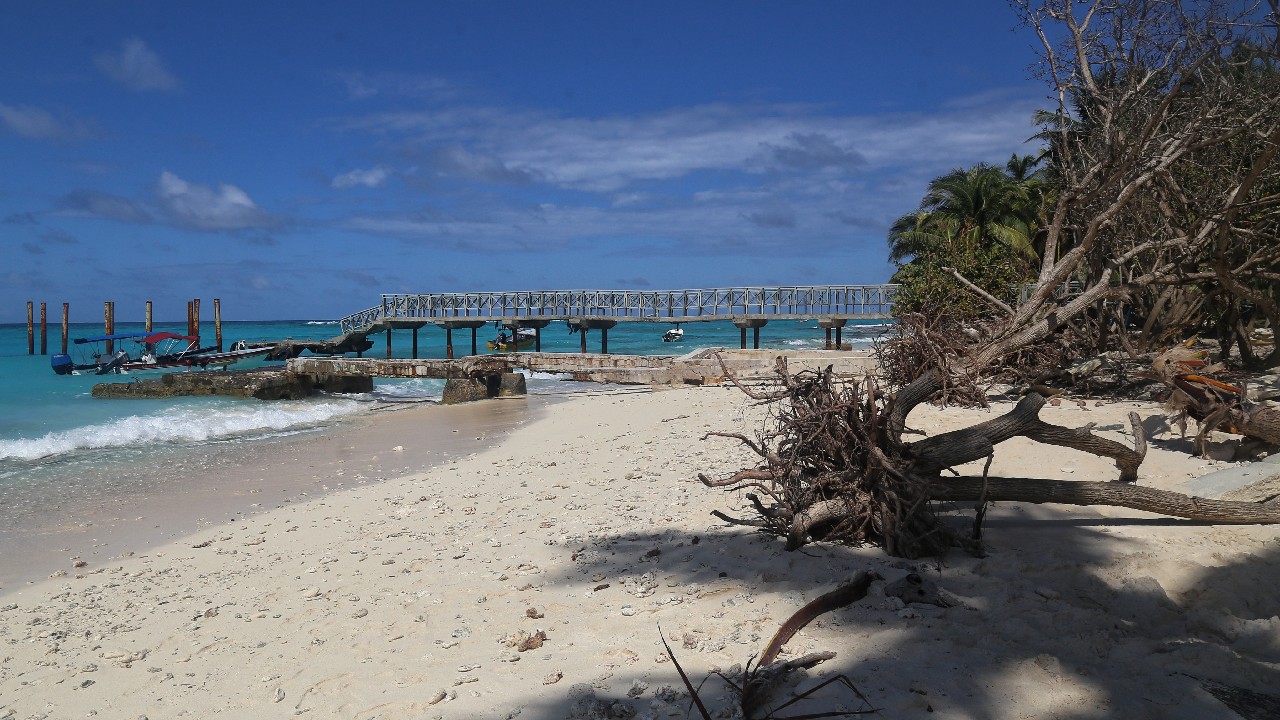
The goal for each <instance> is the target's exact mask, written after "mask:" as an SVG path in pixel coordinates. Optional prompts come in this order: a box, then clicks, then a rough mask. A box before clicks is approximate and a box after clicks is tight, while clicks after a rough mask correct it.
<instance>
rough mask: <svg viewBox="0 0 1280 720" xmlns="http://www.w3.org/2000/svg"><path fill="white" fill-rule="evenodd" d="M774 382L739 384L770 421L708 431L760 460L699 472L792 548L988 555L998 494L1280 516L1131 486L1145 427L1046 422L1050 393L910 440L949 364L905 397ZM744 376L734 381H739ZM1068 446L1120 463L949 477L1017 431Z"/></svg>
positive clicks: (1198, 515)
mask: <svg viewBox="0 0 1280 720" xmlns="http://www.w3.org/2000/svg"><path fill="white" fill-rule="evenodd" d="M776 374H777V381H776V387H773V388H769V389H765V390H761V389H759V388H750V387H747V386H745V385H743V384H741V383H738V387H739V388H741V389H742V390H743V392H745V393H746V394H747V395H748V396H750V397H751V398H753V399H755V400H757V401H759V402H762V403H765V404H767V405H769V411H770V412H769V417H770V422H769V425H768V427H766V428H765V429H763V430H762V431H761V432H760V433H758V435H757V436H756V437H754V438H753V437H748V436H746V435H744V434H740V433H709V434H708V436H707V437H712V436H717V437H724V438H730V439H735V440H738V441H739V442H741V443H742V444H743V445H744V446H746V447H747V448H749V449H750V450H751V451H752V452H753V453H754V454H755V455H756V456H758V457H759V458H760V461H761V462H760V463H759V464H758V465H757V466H755V467H751V468H746V469H743V470H740V471H738V472H736V473H734V474H732V475H730V476H728V477H724V478H719V479H713V478H710V477H708V476H706V475H699V479H700V480H701V481H702V482H703V483H704V484H706V485H708V486H710V487H717V488H722V489H726V490H730V491H745V497H746V498H747V499H748V500H749V501H750V503H751V508H752V509H753V510H754V512H755V516H732V515H729V514H727V513H723V512H716V513H714V514H715V515H716V517H718V518H720V519H722V520H724V521H726V522H729V523H733V524H736V525H746V526H751V527H757V528H760V529H761V530H763V531H765V532H769V533H772V534H775V535H778V536H780V537H784V538H786V541H787V548H788V549H791V550H795V549H797V548H799V547H801V546H803V545H804V544H806V543H809V542H812V541H818V540H821V541H828V542H841V543H851V544H864V543H873V544H879V545H883V546H884V548H885V549H886V551H887V552H889V553H890V554H892V555H898V556H905V557H919V556H924V555H938V554H941V553H943V552H944V551H945V550H946V549H948V548H950V547H956V546H958V547H962V548H965V549H966V550H968V551H970V552H974V553H981V551H982V547H981V540H980V538H981V523H982V516H983V513H984V511H985V507H986V503H988V502H992V501H1007V502H1029V503H1065V504H1074V505H1112V506H1117V507H1127V508H1132V509H1136V510H1144V511H1148V512H1154V513H1160V514H1164V515H1171V516H1174V517H1182V518H1188V519H1192V520H1199V521H1206V522H1215V523H1238V524H1254V523H1276V522H1280V505H1278V504H1274V503H1272V504H1256V503H1248V502H1226V501H1211V500H1205V499H1202V498H1196V497H1188V496H1185V495H1180V494H1178V493H1172V492H1165V491H1160V490H1154V489H1152V488H1145V487H1139V486H1137V485H1135V484H1133V483H1134V481H1135V480H1136V479H1137V473H1138V468H1139V467H1140V466H1141V464H1142V461H1143V459H1144V458H1145V455H1146V443H1145V439H1144V435H1143V432H1142V426H1141V424H1140V423H1139V422H1138V417H1137V415H1136V414H1131V415H1130V421H1131V424H1132V427H1133V437H1134V446H1133V447H1126V446H1125V445H1123V444H1121V443H1117V442H1115V441H1112V440H1108V439H1106V438H1102V437H1099V436H1097V435H1095V434H1093V432H1092V430H1091V427H1089V426H1086V427H1082V428H1065V427H1061V426H1057V425H1053V424H1051V423H1047V422H1044V421H1043V420H1040V419H1039V417H1038V414H1039V412H1040V409H1041V408H1043V407H1044V405H1045V399H1044V398H1043V397H1042V396H1040V395H1039V394H1038V393H1034V392H1032V393H1028V394H1027V395H1026V396H1025V397H1024V398H1023V399H1022V400H1021V401H1020V402H1019V403H1018V404H1017V405H1016V406H1015V407H1014V408H1013V409H1012V410H1010V411H1009V412H1007V413H1005V414H1003V415H1001V416H999V417H995V418H992V419H991V420H988V421H986V422H983V423H979V424H977V425H974V426H971V427H968V428H963V429H960V430H955V431H952V432H948V433H943V434H940V435H937V436H934V437H930V438H925V439H922V440H918V441H916V442H907V441H905V440H904V439H903V438H904V435H907V434H909V433H910V432H911V431H910V430H909V428H908V426H907V423H906V419H907V416H908V415H909V414H910V413H911V410H912V409H913V408H915V407H916V406H917V405H919V404H920V403H921V402H924V401H925V400H927V399H928V398H930V397H931V396H933V395H934V393H935V392H936V391H937V389H938V388H939V387H940V386H941V385H942V384H943V383H942V381H941V380H940V379H939V377H938V376H939V375H940V371H938V370H932V371H929V372H926V373H925V374H924V375H922V376H921V378H920V379H919V380H918V381H917V382H914V383H912V384H910V385H908V386H907V387H905V388H903V389H902V390H900V391H899V392H898V393H896V394H892V395H890V394H886V393H883V392H881V391H880V389H879V388H878V387H877V385H876V381H875V380H874V378H872V377H870V376H868V377H865V378H863V379H861V380H858V381H842V380H840V379H838V378H836V377H835V376H834V374H833V373H832V372H831V371H830V370H829V369H827V370H818V371H804V372H800V373H796V374H794V375H793V374H791V373H789V372H788V369H787V364H786V359H785V358H779V359H778V361H777V366H776ZM735 382H736V381H735ZM1019 436H1021V437H1026V438H1029V439H1031V440H1033V441H1035V442H1039V443H1045V444H1050V445H1058V446H1063V447H1069V448H1072V449H1075V450H1079V451H1081V452H1087V453H1090V454H1093V455H1097V456H1100V457H1107V458H1111V459H1112V460H1114V462H1115V464H1116V468H1117V476H1116V479H1115V481H1114V482H1072V481H1066V482H1064V481H1058V480H1048V479H1038V478H993V477H990V476H988V475H987V473H986V472H985V468H984V472H983V474H982V475H981V476H976V477H975V476H959V477H944V475H943V472H944V471H945V470H947V469H948V468H951V467H955V466H958V465H963V464H965V463H969V462H972V461H975V460H983V459H986V460H987V464H986V467H987V468H989V467H990V460H991V458H992V457H993V455H994V452H995V447H996V446H997V445H999V444H1000V443H1002V442H1004V441H1006V440H1009V439H1010V438H1013V437H1019ZM937 501H975V502H976V503H977V506H976V507H977V510H976V513H977V517H976V520H975V522H974V526H973V531H972V532H962V530H961V529H959V528H957V527H956V526H955V525H954V524H947V523H944V522H941V520H940V518H939V516H938V514H937V513H938V509H937Z"/></svg>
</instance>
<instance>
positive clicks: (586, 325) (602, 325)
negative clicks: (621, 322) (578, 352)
mask: <svg viewBox="0 0 1280 720" xmlns="http://www.w3.org/2000/svg"><path fill="white" fill-rule="evenodd" d="M569 324H570V325H576V326H577V327H578V332H580V333H582V352H583V354H586V352H587V330H599V331H600V352H601V354H604V355H608V354H609V328H611V327H613V326H615V325H617V324H618V321H617V320H603V319H600V318H572V319H570V320H569Z"/></svg>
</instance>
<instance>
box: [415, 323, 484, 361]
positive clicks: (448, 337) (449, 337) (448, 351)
mask: <svg viewBox="0 0 1280 720" xmlns="http://www.w3.org/2000/svg"><path fill="white" fill-rule="evenodd" d="M433 322H434V324H435V326H436V327H441V328H444V349H445V357H447V358H449V359H450V360H452V359H453V357H454V351H453V331H454V330H459V329H462V328H470V330H471V354H472V355H477V354H479V353H478V351H477V349H476V331H477V330H478V329H480V328H482V327H484V326H485V322H484V321H483V320H436V321H433ZM414 357H417V356H416V355H415V356H414Z"/></svg>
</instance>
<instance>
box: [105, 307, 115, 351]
mask: <svg viewBox="0 0 1280 720" xmlns="http://www.w3.org/2000/svg"><path fill="white" fill-rule="evenodd" d="M115 332H116V304H115V303H113V302H111V301H110V300H108V301H106V302H104V303H102V334H103V335H114V334H115ZM115 351H116V343H115V341H114V340H108V341H107V354H108V355H110V354H112V353H114V352H115Z"/></svg>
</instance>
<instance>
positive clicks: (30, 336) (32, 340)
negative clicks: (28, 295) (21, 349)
mask: <svg viewBox="0 0 1280 720" xmlns="http://www.w3.org/2000/svg"><path fill="white" fill-rule="evenodd" d="M34 306H35V304H34V303H33V302H32V301H30V300H28V301H27V354H28V355H35V354H36V329H35V325H34V324H33V323H34V322H35V320H34V317H33V316H32V314H31V313H32V312H33V310H32V308H33V307H34Z"/></svg>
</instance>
